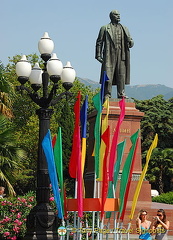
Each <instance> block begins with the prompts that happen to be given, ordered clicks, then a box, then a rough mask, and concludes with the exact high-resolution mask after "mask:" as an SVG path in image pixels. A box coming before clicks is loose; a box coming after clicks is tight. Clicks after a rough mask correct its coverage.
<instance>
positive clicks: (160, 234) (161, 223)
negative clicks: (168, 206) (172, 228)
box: [152, 209, 170, 240]
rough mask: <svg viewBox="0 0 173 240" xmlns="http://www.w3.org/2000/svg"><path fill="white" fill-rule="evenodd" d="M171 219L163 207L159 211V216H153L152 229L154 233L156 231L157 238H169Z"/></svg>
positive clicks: (164, 239) (158, 239)
mask: <svg viewBox="0 0 173 240" xmlns="http://www.w3.org/2000/svg"><path fill="white" fill-rule="evenodd" d="M169 225H170V223H169V221H168V220H167V219H166V213H165V211H164V210H163V209H159V210H158V211H157V216H156V217H154V218H153V222H152V226H153V227H152V229H153V233H156V235H155V239H157V240H167V239H168V237H167V235H168V230H169Z"/></svg>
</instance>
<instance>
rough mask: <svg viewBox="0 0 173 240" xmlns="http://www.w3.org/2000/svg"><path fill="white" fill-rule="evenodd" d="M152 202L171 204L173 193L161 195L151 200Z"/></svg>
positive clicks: (172, 202)
mask: <svg viewBox="0 0 173 240" xmlns="http://www.w3.org/2000/svg"><path fill="white" fill-rule="evenodd" d="M152 202H159V203H167V204H173V192H167V193H162V194H160V195H159V196H157V197H153V198H152Z"/></svg>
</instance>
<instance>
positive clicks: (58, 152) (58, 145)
mask: <svg viewBox="0 0 173 240" xmlns="http://www.w3.org/2000/svg"><path fill="white" fill-rule="evenodd" d="M54 159H55V166H56V172H57V173H58V179H59V185H60V189H61V192H60V196H61V206H62V210H63V213H64V179H63V162H62V135H61V127H59V128H58V133H57V138H56V142H55V145H54Z"/></svg>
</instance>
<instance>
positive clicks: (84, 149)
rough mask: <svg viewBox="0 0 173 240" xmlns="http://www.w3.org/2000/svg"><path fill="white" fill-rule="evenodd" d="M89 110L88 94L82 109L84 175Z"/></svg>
mask: <svg viewBox="0 0 173 240" xmlns="http://www.w3.org/2000/svg"><path fill="white" fill-rule="evenodd" d="M87 110H88V96H87V95H86V97H85V100H84V103H83V105H82V108H81V111H80V121H81V128H82V130H81V132H82V175H83V172H84V166H85V158H86V137H87Z"/></svg>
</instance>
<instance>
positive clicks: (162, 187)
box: [135, 95, 173, 193]
mask: <svg viewBox="0 0 173 240" xmlns="http://www.w3.org/2000/svg"><path fill="white" fill-rule="evenodd" d="M135 102H136V107H137V109H139V110H140V111H142V112H144V113H145V115H144V117H143V118H142V120H141V139H142V161H143V163H145V158H146V154H147V151H148V149H149V147H150V145H151V143H152V141H153V139H154V136H155V134H156V133H157V134H158V139H159V141H158V146H157V149H155V150H154V151H153V154H152V156H151V159H150V162H149V167H148V171H147V175H146V178H147V180H149V181H150V183H151V184H152V188H153V189H157V190H158V191H159V192H160V193H163V192H166V191H171V190H173V186H172V183H171V181H172V173H173V156H172V149H173V142H172V139H173V99H170V100H168V101H166V100H164V99H163V96H162V95H158V96H157V97H154V98H152V99H149V100H135Z"/></svg>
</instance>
